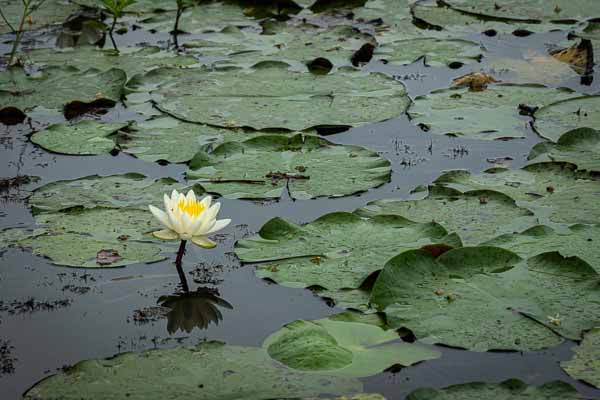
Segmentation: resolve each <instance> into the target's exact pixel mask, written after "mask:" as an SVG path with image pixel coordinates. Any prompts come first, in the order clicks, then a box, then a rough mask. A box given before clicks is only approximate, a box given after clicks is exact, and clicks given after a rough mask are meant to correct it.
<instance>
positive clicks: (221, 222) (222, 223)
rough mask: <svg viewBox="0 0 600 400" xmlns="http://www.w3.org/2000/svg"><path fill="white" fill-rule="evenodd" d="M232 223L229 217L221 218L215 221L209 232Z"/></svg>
mask: <svg viewBox="0 0 600 400" xmlns="http://www.w3.org/2000/svg"><path fill="white" fill-rule="evenodd" d="M230 223H231V220H230V219H229V218H228V219H220V220H218V221H216V222H215V224H214V225H213V227H212V228H210V230H209V231H208V232H207V234H210V233H215V232H216V231H220V230H221V229H223V228H225V227H226V226H227V225H229V224H230Z"/></svg>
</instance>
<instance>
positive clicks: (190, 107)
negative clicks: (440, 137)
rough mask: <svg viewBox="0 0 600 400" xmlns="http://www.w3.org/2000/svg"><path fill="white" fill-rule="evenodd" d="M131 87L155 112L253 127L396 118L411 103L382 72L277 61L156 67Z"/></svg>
mask: <svg viewBox="0 0 600 400" xmlns="http://www.w3.org/2000/svg"><path fill="white" fill-rule="evenodd" d="M137 84H138V89H139V90H143V87H145V88H146V90H148V91H149V93H150V98H151V99H152V100H153V101H154V102H155V103H156V105H157V107H158V108H159V109H161V110H163V111H164V112H167V113H169V114H172V115H174V116H176V117H179V118H181V119H183V120H186V121H189V122H197V123H205V124H211V125H217V126H226V127H252V128H254V129H265V128H281V129H289V130H298V131H300V130H304V129H307V128H312V127H317V126H323V125H326V126H342V127H351V126H359V125H364V124H367V123H370V122H376V121H382V120H386V119H389V118H393V117H397V116H398V115H400V114H402V113H403V112H404V111H405V110H406V107H407V106H408V104H409V102H410V100H409V99H408V97H407V95H406V90H405V88H404V86H403V85H402V84H401V83H399V82H397V81H395V80H393V79H391V78H389V77H386V76H384V75H382V74H376V73H375V74H368V73H363V72H360V71H344V72H342V71H338V72H336V73H333V74H329V75H314V74H309V73H301V72H294V71H291V70H289V65H288V64H285V63H278V62H269V63H260V64H257V65H255V66H253V67H252V68H251V69H236V68H226V69H217V70H209V69H207V68H194V69H169V68H159V69H156V70H154V71H151V72H149V73H148V74H146V75H145V76H144V77H141V78H140V79H139V80H138V81H137ZM198 87H202V90H197V88H198Z"/></svg>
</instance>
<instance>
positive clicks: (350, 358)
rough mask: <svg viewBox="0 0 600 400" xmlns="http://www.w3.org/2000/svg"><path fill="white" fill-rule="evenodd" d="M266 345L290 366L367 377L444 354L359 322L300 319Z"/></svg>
mask: <svg viewBox="0 0 600 400" xmlns="http://www.w3.org/2000/svg"><path fill="white" fill-rule="evenodd" d="M263 347H264V348H265V349H266V350H267V352H268V353H269V355H270V356H271V357H272V358H273V359H275V360H277V361H279V362H281V363H283V364H285V365H287V366H288V367H290V368H293V369H297V370H302V371H312V372H320V373H326V374H331V375H335V376H351V377H365V376H371V375H375V374H377V373H380V372H383V370H385V369H386V368H389V367H391V366H393V365H396V364H400V365H402V366H409V365H412V364H414V363H417V362H420V361H425V360H431V359H434V358H438V357H440V356H441V354H440V353H439V352H438V351H437V350H434V349H432V348H431V347H427V346H424V345H422V344H419V343H414V344H412V343H404V342H402V341H400V337H399V336H398V333H396V332H395V331H393V330H388V331H385V330H383V329H381V328H379V327H377V326H373V325H369V324H363V323H358V322H345V321H333V320H331V319H327V318H326V319H321V320H317V321H303V320H297V321H294V322H291V323H289V324H287V325H285V326H284V327H283V328H281V329H280V330H279V331H277V332H275V333H273V334H272V335H271V336H269V337H268V338H267V339H266V340H265V342H264V344H263Z"/></svg>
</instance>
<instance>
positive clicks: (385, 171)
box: [187, 135, 391, 199]
mask: <svg viewBox="0 0 600 400" xmlns="http://www.w3.org/2000/svg"><path fill="white" fill-rule="evenodd" d="M390 174H391V168H390V163H389V161H387V160H385V159H383V158H381V157H380V156H379V155H377V153H375V152H372V151H370V150H367V149H364V148H362V147H358V146H347V145H335V144H333V143H330V142H328V141H327V140H325V139H321V138H319V137H316V136H303V135H296V136H293V137H287V136H284V135H265V136H260V137H256V138H253V139H249V140H246V141H245V142H243V143H238V142H229V143H224V144H222V145H220V146H218V147H217V148H216V149H214V151H213V152H212V153H210V154H209V153H206V152H203V151H201V152H199V153H198V154H196V156H194V158H193V159H192V161H191V162H190V170H189V171H188V172H187V178H188V180H194V182H195V183H199V184H200V185H202V187H204V189H205V190H206V191H208V192H211V193H219V194H220V195H222V196H224V197H228V198H277V197H280V196H281V194H282V193H283V190H284V189H286V188H287V189H288V190H289V193H290V196H291V197H292V198H295V199H309V198H313V197H321V196H333V197H339V196H346V195H350V194H354V193H357V192H362V191H366V190H368V189H370V188H373V187H377V186H380V185H382V184H384V183H386V182H388V181H389V179H390Z"/></svg>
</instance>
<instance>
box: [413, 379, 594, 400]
mask: <svg viewBox="0 0 600 400" xmlns="http://www.w3.org/2000/svg"><path fill="white" fill-rule="evenodd" d="M422 399H427V400H455V399H462V400H497V399H514V400H525V399H540V400H542V399H565V400H575V399H582V397H581V396H580V395H579V394H578V393H577V390H576V389H575V388H574V387H573V386H571V385H569V384H568V383H566V382H562V381H552V382H548V383H544V384H543V385H540V386H533V385H531V386H529V385H527V384H525V383H524V382H521V381H519V380H517V379H510V380H507V381H504V382H501V383H483V382H473V383H463V384H460V385H454V386H449V387H447V388H444V389H425V388H423V389H417V390H415V391H413V392H411V393H410V394H409V395H408V397H407V398H406V400H422Z"/></svg>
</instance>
